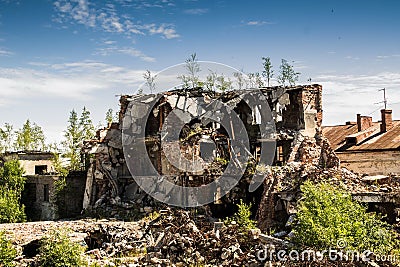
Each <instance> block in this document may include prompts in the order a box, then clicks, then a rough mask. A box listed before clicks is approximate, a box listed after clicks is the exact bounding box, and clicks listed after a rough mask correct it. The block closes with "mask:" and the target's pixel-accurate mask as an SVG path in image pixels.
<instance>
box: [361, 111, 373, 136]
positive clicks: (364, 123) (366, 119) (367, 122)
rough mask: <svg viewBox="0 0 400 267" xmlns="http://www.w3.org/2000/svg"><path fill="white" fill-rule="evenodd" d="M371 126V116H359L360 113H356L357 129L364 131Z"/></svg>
mask: <svg viewBox="0 0 400 267" xmlns="http://www.w3.org/2000/svg"><path fill="white" fill-rule="evenodd" d="M369 127H372V117H370V116H361V114H357V128H358V131H359V132H361V131H364V130H366V129H368V128H369Z"/></svg>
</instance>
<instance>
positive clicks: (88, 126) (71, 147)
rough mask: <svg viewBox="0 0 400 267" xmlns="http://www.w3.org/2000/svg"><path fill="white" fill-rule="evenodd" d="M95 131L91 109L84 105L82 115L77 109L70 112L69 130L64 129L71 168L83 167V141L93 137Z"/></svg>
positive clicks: (64, 144) (63, 143)
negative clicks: (79, 114)
mask: <svg viewBox="0 0 400 267" xmlns="http://www.w3.org/2000/svg"><path fill="white" fill-rule="evenodd" d="M94 133H95V130H94V126H93V122H92V119H91V118H90V111H89V110H88V109H86V107H83V109H82V113H81V116H80V117H78V113H77V112H76V111H75V110H72V111H71V112H70V116H69V118H68V126H67V130H65V131H64V141H63V142H62V145H63V146H64V149H65V153H64V155H63V156H64V157H66V158H69V159H70V164H69V169H70V170H79V169H80V168H81V153H80V151H81V145H82V144H83V141H85V140H90V139H92V138H93V136H94Z"/></svg>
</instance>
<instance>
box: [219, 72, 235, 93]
mask: <svg viewBox="0 0 400 267" xmlns="http://www.w3.org/2000/svg"><path fill="white" fill-rule="evenodd" d="M216 87H217V89H218V90H220V91H221V92H225V91H226V90H230V89H232V81H231V80H230V79H229V78H225V76H224V75H223V74H221V75H219V76H218V77H217V82H216Z"/></svg>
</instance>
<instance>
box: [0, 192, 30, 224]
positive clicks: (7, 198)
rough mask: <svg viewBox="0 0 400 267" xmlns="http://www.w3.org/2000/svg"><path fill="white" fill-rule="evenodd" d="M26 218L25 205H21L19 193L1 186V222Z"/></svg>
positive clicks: (13, 221)
mask: <svg viewBox="0 0 400 267" xmlns="http://www.w3.org/2000/svg"><path fill="white" fill-rule="evenodd" d="M25 220H26V216H25V212H24V206H23V205H20V203H19V196H18V195H17V193H16V192H15V191H12V190H9V189H8V188H4V187H3V186H0V223H15V222H23V221H25Z"/></svg>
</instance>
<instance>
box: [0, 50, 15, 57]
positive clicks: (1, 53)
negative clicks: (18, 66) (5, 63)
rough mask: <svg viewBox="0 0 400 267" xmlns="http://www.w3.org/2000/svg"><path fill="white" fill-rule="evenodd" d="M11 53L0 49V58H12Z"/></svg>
mask: <svg viewBox="0 0 400 267" xmlns="http://www.w3.org/2000/svg"><path fill="white" fill-rule="evenodd" d="M12 55H14V53H13V52H11V51H8V50H5V49H2V48H0V57H1V56H12Z"/></svg>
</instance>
